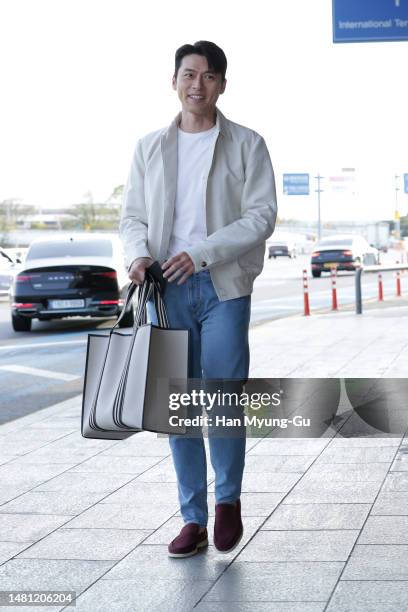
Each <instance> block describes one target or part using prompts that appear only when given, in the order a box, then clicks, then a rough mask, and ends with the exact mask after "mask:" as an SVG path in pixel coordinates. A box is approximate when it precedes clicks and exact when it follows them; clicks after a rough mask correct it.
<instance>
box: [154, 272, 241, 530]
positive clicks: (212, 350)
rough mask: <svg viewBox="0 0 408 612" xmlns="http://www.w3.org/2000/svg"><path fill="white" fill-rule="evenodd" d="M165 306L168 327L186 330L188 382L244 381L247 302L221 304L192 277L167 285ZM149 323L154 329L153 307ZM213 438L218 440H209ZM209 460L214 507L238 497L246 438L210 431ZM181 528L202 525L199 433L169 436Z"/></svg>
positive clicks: (203, 473)
mask: <svg viewBox="0 0 408 612" xmlns="http://www.w3.org/2000/svg"><path fill="white" fill-rule="evenodd" d="M164 302H165V305H166V311H167V315H168V319H169V324H170V326H171V327H175V328H183V329H189V330H190V355H189V377H190V378H196V379H241V380H242V379H246V378H247V377H248V371H249V344H248V328H249V320H250V310H251V296H249V295H247V296H244V297H240V298H235V299H231V300H227V301H224V302H221V301H220V300H219V299H218V296H217V294H216V293H215V290H214V287H213V283H212V280H211V276H210V272H209V271H208V270H204V271H202V272H198V273H195V274H192V275H191V276H190V277H189V278H188V280H187V281H186V282H185V283H183V284H182V285H177V284H176V282H175V281H174V282H171V283H168V284H167V288H166V292H165V295H164ZM148 313H149V318H150V320H151V321H152V323H156V324H157V318H156V314H155V310H154V307H153V304H152V303H150V302H149V303H148ZM214 433H217V435H214ZM208 438H209V440H208V442H209V449H210V459H211V464H212V466H213V469H214V472H215V500H216V503H217V504H218V503H221V502H234V501H235V500H236V499H238V498H239V497H240V494H241V484H242V475H243V471H244V464H245V441H246V440H245V435H242V434H241V435H240V436H238V437H231V436H228V437H222V436H220V435H219V432H216V431H215V430H214V429H211V428H209V430H208ZM169 442H170V448H171V452H172V456H173V463H174V467H175V470H176V474H177V481H178V495H179V502H180V510H181V515H182V517H183V519H184V522H185V523H198V524H199V525H200V526H201V527H205V526H206V525H207V520H208V506H207V460H206V453H205V447H204V440H203V436H202V433H201V435H199V436H195V437H187V436H183V435H170V436H169Z"/></svg>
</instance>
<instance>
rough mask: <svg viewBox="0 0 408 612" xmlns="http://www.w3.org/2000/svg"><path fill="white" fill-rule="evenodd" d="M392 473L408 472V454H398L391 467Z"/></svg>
mask: <svg viewBox="0 0 408 612" xmlns="http://www.w3.org/2000/svg"><path fill="white" fill-rule="evenodd" d="M391 471H392V472H408V454H407V452H406V451H405V452H401V451H400V452H398V454H397V456H396V457H395V460H394V462H393V464H392V466H391Z"/></svg>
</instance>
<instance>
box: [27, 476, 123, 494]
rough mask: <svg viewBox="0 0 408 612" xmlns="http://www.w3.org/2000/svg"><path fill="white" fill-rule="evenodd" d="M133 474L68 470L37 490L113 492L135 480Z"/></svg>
mask: <svg viewBox="0 0 408 612" xmlns="http://www.w3.org/2000/svg"><path fill="white" fill-rule="evenodd" d="M134 477H135V476H134V475H133V474H96V473H89V472H88V473H87V472H85V473H78V472H71V471H70V472H67V473H65V474H61V476H57V477H56V478H53V479H52V480H49V481H48V482H46V483H44V484H43V485H40V486H39V487H37V488H36V490H37V491H76V492H81V491H83V492H87V493H99V492H103V491H106V492H108V493H111V492H112V491H116V489H119V488H120V487H121V486H123V485H124V484H126V483H127V482H130V481H131V480H133V478H134Z"/></svg>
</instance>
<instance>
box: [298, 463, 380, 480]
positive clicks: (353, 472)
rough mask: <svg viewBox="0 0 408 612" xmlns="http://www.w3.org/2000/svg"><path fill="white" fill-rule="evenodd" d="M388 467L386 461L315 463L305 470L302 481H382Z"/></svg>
mask: <svg viewBox="0 0 408 612" xmlns="http://www.w3.org/2000/svg"><path fill="white" fill-rule="evenodd" d="M388 468H389V465H388V463H315V464H314V465H313V466H312V467H311V468H310V470H309V471H308V472H307V475H306V476H305V477H304V479H303V482H306V481H308V479H313V478H316V479H317V480H321V481H324V480H325V479H329V480H338V481H342V482H347V481H351V482H379V483H382V481H383V480H384V478H385V476H386V474H387V472H388Z"/></svg>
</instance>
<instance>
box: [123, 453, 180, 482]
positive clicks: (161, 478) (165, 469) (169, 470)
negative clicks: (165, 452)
mask: <svg viewBox="0 0 408 612" xmlns="http://www.w3.org/2000/svg"><path fill="white" fill-rule="evenodd" d="M121 458H122V457H121ZM165 461H166V459H165ZM138 481H140V482H156V483H161V482H171V483H173V484H174V485H176V483H177V475H176V471H175V469H174V467H173V465H169V464H168V463H165V464H163V463H159V464H158V465H155V466H153V467H151V468H150V469H149V470H147V471H146V472H144V473H143V474H140V476H138Z"/></svg>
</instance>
